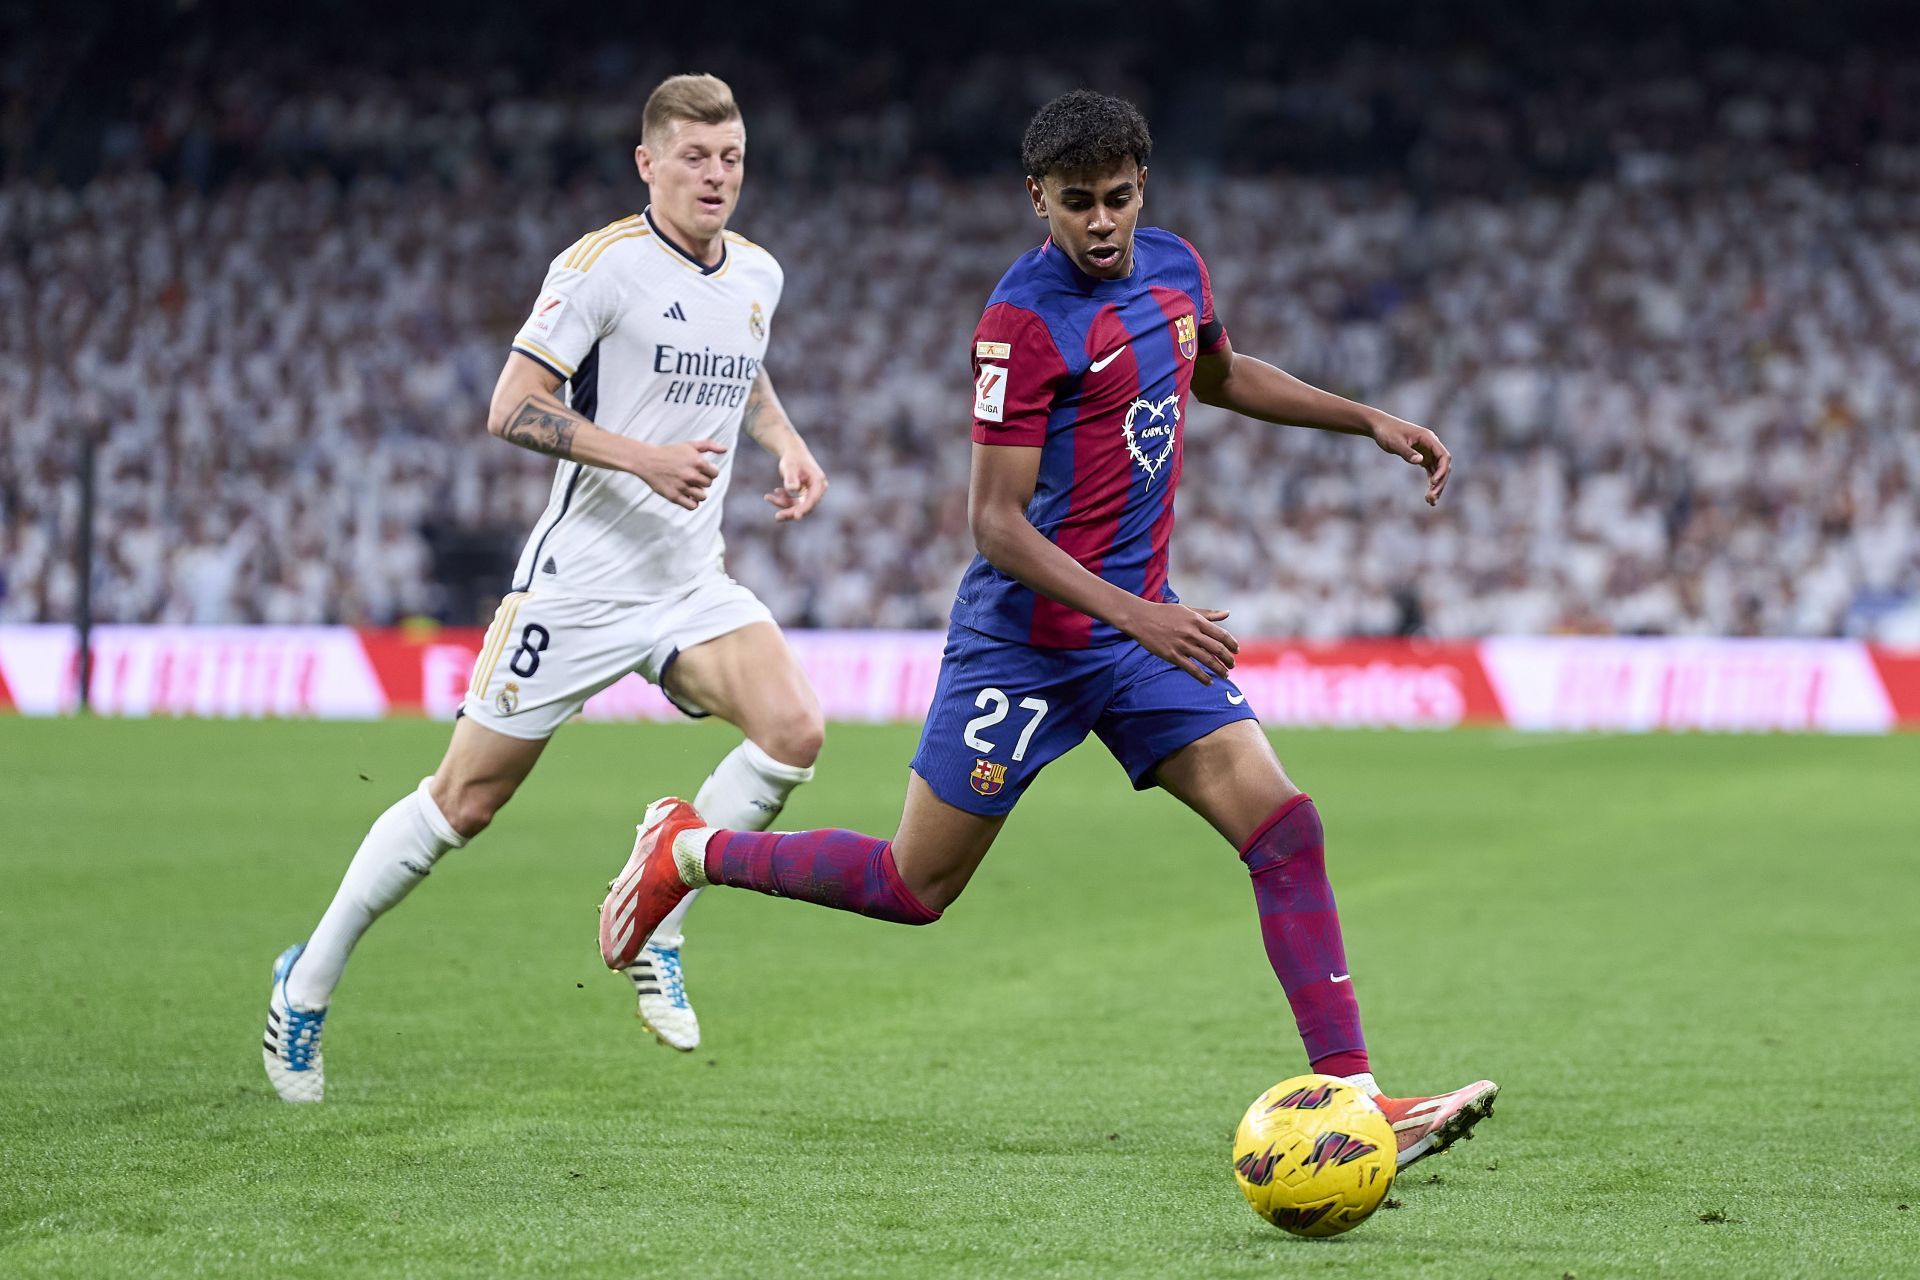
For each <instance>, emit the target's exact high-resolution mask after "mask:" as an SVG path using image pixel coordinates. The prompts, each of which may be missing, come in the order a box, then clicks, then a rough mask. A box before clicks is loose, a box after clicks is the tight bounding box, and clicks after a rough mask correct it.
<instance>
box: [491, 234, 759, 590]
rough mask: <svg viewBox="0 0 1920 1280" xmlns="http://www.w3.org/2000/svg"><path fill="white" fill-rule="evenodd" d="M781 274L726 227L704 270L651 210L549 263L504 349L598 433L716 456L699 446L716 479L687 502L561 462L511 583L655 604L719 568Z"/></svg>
mask: <svg viewBox="0 0 1920 1280" xmlns="http://www.w3.org/2000/svg"><path fill="white" fill-rule="evenodd" d="M783 279H784V277H783V275H782V272H781V270H780V264H779V263H778V262H776V261H774V258H773V255H772V254H770V253H768V252H767V251H766V250H765V249H762V248H761V247H760V246H759V245H756V244H754V243H753V242H752V241H751V240H748V239H746V238H744V237H742V236H737V235H735V234H734V233H732V232H731V231H729V232H727V233H726V239H725V242H724V251H723V253H722V256H721V259H720V263H719V265H718V266H713V267H709V266H706V265H704V264H702V263H700V262H698V261H696V260H695V259H694V258H692V257H691V256H689V255H688V254H687V253H686V252H685V251H684V250H682V249H681V248H680V247H679V246H678V245H677V244H675V243H674V242H673V241H672V240H671V239H670V238H668V236H666V235H665V234H663V233H662V231H661V229H660V226H659V224H658V223H656V222H655V221H654V220H653V216H652V214H651V212H650V211H643V212H641V213H637V214H634V215H633V216H632V217H630V218H622V219H621V220H620V221H618V222H615V223H612V224H610V225H608V226H605V227H602V228H601V229H600V230H598V231H595V232H593V233H592V234H591V235H587V236H583V237H581V238H580V239H579V240H577V241H575V242H574V244H573V246H572V247H571V248H569V249H568V250H567V251H566V252H565V253H563V254H561V255H560V256H559V257H557V258H555V259H554V260H553V265H552V266H550V267H549V268H548V269H547V279H546V283H545V284H544V285H543V286H542V288H541V291H540V300H539V301H538V302H537V303H535V304H534V308H533V314H532V315H530V316H528V317H527V322H526V324H524V325H522V326H521V328H520V332H519V333H518V334H517V335H515V337H514V340H513V349H514V350H515V351H518V352H520V353H521V354H522V355H524V356H527V357H528V358H530V359H533V360H537V361H539V362H540V363H541V364H543V365H545V366H546V367H547V368H548V369H549V370H551V371H552V372H553V373H555V374H557V375H558V376H560V377H562V378H565V379H566V380H567V403H568V405H569V406H570V407H571V408H572V409H573V410H574V411H575V412H576V413H579V414H581V415H582V416H583V417H586V418H589V419H591V420H592V421H593V422H594V423H595V424H597V425H598V426H600V427H603V428H605V429H606V430H608V431H613V432H617V433H619V434H620V435H623V436H629V437H631V438H633V439H636V440H645V441H647V442H648V443H650V444H672V443H675V442H677V441H683V440H699V439H709V440H714V441H717V442H718V443H720V444H723V445H725V446H726V447H727V450H728V452H726V453H724V454H718V455H714V454H708V455H706V456H707V459H708V461H710V462H712V463H713V464H714V465H715V466H717V467H718V468H719V469H720V474H719V475H718V476H717V477H715V479H714V482H713V485H712V486H711V487H710V488H709V489H708V490H707V496H706V498H705V499H704V500H703V501H702V502H701V503H700V505H699V506H698V507H696V508H694V509H693V510H692V511H688V510H687V509H686V508H684V507H679V506H676V505H674V504H673V503H671V502H669V501H667V500H666V499H665V498H663V497H661V496H660V495H659V494H657V493H655V492H654V491H653V490H651V489H649V488H648V487H647V485H646V482H645V481H643V480H641V479H640V478H639V477H638V476H633V475H628V474H627V473H625V472H619V471H607V470H603V469H602V468H599V467H590V466H585V465H583V464H581V463H578V462H562V463H561V464H560V468H559V471H558V473H557V474H556V475H555V476H554V479H553V496H552V497H551V498H550V499H549V500H548V502H547V509H546V511H545V512H544V513H542V514H541V517H540V520H539V523H537V524H536V525H535V526H534V528H533V534H532V536H530V537H529V538H528V539H527V545H526V549H525V550H524V551H522V552H521V553H520V564H519V567H518V568H517V569H515V571H514V578H513V582H514V590H516V591H539V592H541V593H543V594H558V595H567V596H585V597H589V598H592V599H596V600H654V599H658V598H660V597H661V596H664V595H667V594H669V593H670V592H672V591H674V590H675V589H676V588H678V587H682V586H684V585H685V584H686V583H687V582H689V581H690V580H692V579H693V578H694V577H695V576H696V575H698V574H700V573H703V572H707V571H711V570H715V569H717V568H718V566H719V563H720V555H721V540H720V505H721V503H722V502H723V501H724V500H725V498H726V496H727V484H728V481H729V480H730V479H731V478H732V475H733V449H734V447H735V446H736V444H737V442H738V437H739V434H740V419H741V414H742V412H743V410H744V409H745V407H746V403H747V392H748V390H749V388H751V387H752V385H753V381H754V379H755V377H757V376H758V375H759V372H760V366H761V362H762V361H763V360H764V359H765V358H766V354H767V334H768V331H769V329H770V327H771V326H772V324H773V312H774V308H775V307H777V306H779V304H780V288H781V284H782V282H783Z"/></svg>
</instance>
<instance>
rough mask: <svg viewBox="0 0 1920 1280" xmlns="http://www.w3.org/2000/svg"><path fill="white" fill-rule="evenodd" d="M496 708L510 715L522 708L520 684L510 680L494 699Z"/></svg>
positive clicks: (505, 714)
mask: <svg viewBox="0 0 1920 1280" xmlns="http://www.w3.org/2000/svg"><path fill="white" fill-rule="evenodd" d="M493 707H494V710H496V711H498V712H499V713H500V714H501V715H503V716H510V715H512V714H513V713H514V712H516V711H518V710H519V709H520V686H519V685H517V684H515V683H514V682H513V681H511V680H509V681H507V683H506V684H505V686H503V687H502V688H501V690H500V692H499V694H498V695H496V696H495V698H494V700H493Z"/></svg>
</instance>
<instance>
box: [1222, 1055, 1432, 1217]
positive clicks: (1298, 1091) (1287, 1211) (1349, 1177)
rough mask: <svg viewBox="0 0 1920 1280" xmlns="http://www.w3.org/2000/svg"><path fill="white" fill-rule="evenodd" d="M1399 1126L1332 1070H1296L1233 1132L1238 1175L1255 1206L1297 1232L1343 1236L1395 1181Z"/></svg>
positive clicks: (1249, 1111)
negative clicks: (1315, 1072) (1323, 1073)
mask: <svg viewBox="0 0 1920 1280" xmlns="http://www.w3.org/2000/svg"><path fill="white" fill-rule="evenodd" d="M1395 1154H1396V1151H1395V1144H1394V1140H1393V1126H1392V1125H1389V1124H1388V1123H1387V1118H1386V1116H1384V1115H1382V1114H1381V1113H1380V1108H1379V1107H1377V1106H1375V1105H1374V1103H1373V1099H1371V1098H1369V1097H1367V1096H1366V1095H1364V1094H1362V1093H1361V1092H1360V1091H1359V1090H1358V1089H1356V1088H1354V1087H1353V1086H1352V1085H1350V1084H1347V1083H1346V1082H1345V1081H1343V1080H1338V1079H1336V1078H1334V1077H1333V1076H1295V1077H1294V1078H1293V1079H1291V1080H1282V1081H1281V1082H1280V1083H1279V1084H1277V1085H1275V1086H1273V1088H1271V1089H1269V1090H1267V1091H1266V1092H1265V1093H1263V1094H1261V1095H1260V1096H1259V1097H1258V1098H1256V1099H1254V1103H1253V1105H1252V1106H1251V1107H1248V1108H1247V1114H1246V1116H1245V1117H1244V1118H1243V1119H1242V1120H1241V1121H1240V1129H1239V1132H1237V1133H1235V1134H1234V1135H1233V1177H1234V1181H1236V1182H1238V1183H1239V1184H1240V1194H1241V1195H1244V1196H1245V1197H1246V1198H1247V1203H1248V1204H1250V1205H1252V1206H1253V1211H1254V1212H1255V1213H1257V1214H1259V1215H1260V1216H1261V1217H1263V1218H1265V1219H1266V1220H1267V1221H1268V1222H1271V1223H1272V1224H1273V1225H1274V1226H1276V1227H1279V1228H1280V1229H1281V1230H1282V1231H1288V1232H1291V1233H1293V1234H1294V1235H1296V1236H1337V1235H1339V1234H1340V1233H1341V1232H1342V1231H1351V1230H1353V1229H1354V1228H1355V1227H1357V1226H1359V1225H1360V1224H1361V1223H1363V1222H1365V1221H1366V1220H1367V1218H1368V1217H1369V1216H1370V1215H1371V1214H1372V1213H1373V1211H1374V1210H1375V1209H1378V1208H1379V1207H1380V1202H1381V1201H1383V1200H1385V1199H1386V1198H1387V1188H1389V1187H1391V1186H1392V1185H1393V1171H1394V1160H1395Z"/></svg>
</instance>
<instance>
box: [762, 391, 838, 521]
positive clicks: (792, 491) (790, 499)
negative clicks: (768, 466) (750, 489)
mask: <svg viewBox="0 0 1920 1280" xmlns="http://www.w3.org/2000/svg"><path fill="white" fill-rule="evenodd" d="M740 429H741V430H742V431H745V432H746V433H747V434H748V435H749V436H751V437H753V439H754V440H755V441H756V442H757V443H758V444H759V445H760V447H761V448H763V449H765V450H766V451H767V452H768V453H770V454H772V455H773V456H774V457H775V458H778V459H779V460H780V487H779V488H778V489H775V490H774V491H773V492H772V493H770V494H768V495H767V501H768V502H769V503H771V504H773V506H774V508H775V511H774V517H773V518H774V519H775V520H798V519H800V518H801V517H802V516H804V515H806V514H807V512H809V511H811V510H813V509H814V507H816V506H818V505H819V503H820V499H821V498H822V497H823V496H825V494H826V492H827V473H826V472H825V471H822V470H821V469H820V464H819V463H818V462H815V461H814V459H813V451H812V450H811V449H809V448H807V442H806V441H805V440H802V439H801V438H800V433H799V432H798V431H796V430H794V426H793V419H791V418H789V417H788V416H787V410H786V408H785V406H783V405H782V404H781V403H780V397H779V396H778V395H777V394H776V393H775V392H774V389H773V379H772V378H769V377H768V376H767V373H766V370H764V369H762V370H761V371H760V376H759V377H757V378H755V379H754V380H753V387H752V389H751V390H749V391H748V392H747V408H746V412H745V413H743V414H742V415H741V417H740Z"/></svg>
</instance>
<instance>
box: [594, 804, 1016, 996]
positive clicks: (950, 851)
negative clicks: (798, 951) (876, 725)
mask: <svg viewBox="0 0 1920 1280" xmlns="http://www.w3.org/2000/svg"><path fill="white" fill-rule="evenodd" d="M1004 820H1005V819H1004V817H1002V816H997V817H984V816H981V815H979V814H972V813H967V812H965V811H964V810H960V809H956V808H954V807H953V806H952V805H949V804H947V803H946V802H945V801H943V800H941V799H940V798H939V797H938V796H935V795H934V794H933V792H932V790H931V789H930V788H929V787H928V786H927V784H926V783H925V781H923V780H922V779H921V778H920V776H919V775H918V774H914V775H912V776H910V777H909V778H908V780H907V804H906V812H905V813H904V814H903V816H902V818H901V823H900V828H899V830H898V831H897V832H896V834H895V836H894V838H893V839H892V840H886V839H882V838H881V837H879V836H870V835H866V834H864V833H862V832H859V831H846V830H840V829H837V828H836V829H827V830H818V831H727V830H722V829H718V828H715V827H710V826H708V825H707V824H706V822H705V821H704V820H703V819H702V818H701V816H700V812H699V811H698V810H697V809H695V808H694V807H693V806H692V805H690V804H688V803H687V802H686V801H684V800H681V799H678V798H675V797H671V796H670V797H668V798H667V799H664V800H657V801H655V802H654V803H653V804H651V805H649V806H647V814H646V818H645V819H644V820H643V821H642V823H641V825H640V836H639V839H638V840H636V841H635V842H634V847H633V854H632V856H631V857H630V858H628V860H627V865H626V867H625V868H624V869H623V870H622V871H621V873H620V875H619V876H618V877H617V878H615V880H614V882H613V883H612V884H611V885H609V886H608V890H607V898H606V901H605V902H604V903H602V904H601V907H600V956H601V959H602V960H604V961H605V962H606V965H607V967H608V968H609V969H623V968H625V967H626V966H627V965H629V964H631V963H632V960H633V957H634V956H636V955H638V954H639V953H640V952H641V951H642V950H643V949H644V948H645V946H646V945H647V942H648V940H649V938H651V937H652V936H653V934H654V932H655V931H656V930H657V929H658V928H659V922H660V921H662V920H664V919H665V918H666V917H667V915H668V914H669V913H670V912H671V911H672V910H673V909H674V907H676V906H677V905H679V903H680V902H681V900H682V899H684V898H685V897H686V895H687V894H688V893H689V892H691V891H693V890H695V889H702V888H705V887H707V886H708V885H727V886H730V887H732V888H736V889H752V890H755V891H756V892H759V893H765V894H770V895H772V896H774V897H780V898H793V899H796V900H798V901H801V902H813V903H817V904H819V905H820V906H823V907H832V908H834V909H835V910H838V911H851V912H854V913H856V914H858V915H863V916H866V917H868V918H869V919H873V920H886V921H889V922H891V923H894V924H932V923H933V922H934V921H935V920H938V919H939V918H940V914H941V912H942V911H944V910H945V909H946V907H947V906H948V905H950V904H951V903H952V901H953V900H954V898H957V897H958V896H959V894H960V891H961V890H962V889H963V888H965V887H966V883H967V881H968V879H970V878H971V877H972V875H973V872H974V870H975V869H976V868H977V867H978V866H979V865H980V860H981V859H982V858H984V857H985V856H986V852H987V849H988V848H990V847H991V846H992V844H993V839H994V837H995V836H996V835H998V834H999V830H1000V825H1001V823H1002V822H1003V821H1004ZM902 857H905V858H906V860H907V861H906V866H907V867H911V868H912V871H913V877H914V879H913V881H912V882H909V880H908V879H907V876H906V874H905V868H904V867H903V866H902V862H901V858H902ZM916 885H917V886H918V891H916V888H915V886H916ZM922 892H924V893H926V894H927V895H928V896H927V897H926V898H922V897H921V896H920V894H921V893H922Z"/></svg>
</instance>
